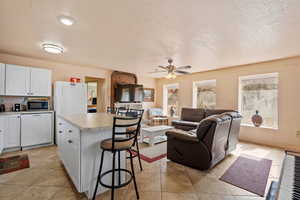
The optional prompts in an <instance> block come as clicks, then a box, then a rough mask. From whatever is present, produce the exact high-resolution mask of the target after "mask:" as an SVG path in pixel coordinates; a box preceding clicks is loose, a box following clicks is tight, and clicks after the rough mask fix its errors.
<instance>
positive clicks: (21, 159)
mask: <svg viewBox="0 0 300 200" xmlns="http://www.w3.org/2000/svg"><path fill="white" fill-rule="evenodd" d="M25 168H29V159H28V156H27V155H26V154H24V155H18V156H11V157H7V158H0V175H1V174H7V173H10V172H14V171H17V170H20V169H25Z"/></svg>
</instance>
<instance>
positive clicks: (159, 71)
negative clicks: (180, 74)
mask: <svg viewBox="0 0 300 200" xmlns="http://www.w3.org/2000/svg"><path fill="white" fill-rule="evenodd" d="M162 72H167V71H166V70H155V71H153V72H148V73H149V74H155V73H162Z"/></svg>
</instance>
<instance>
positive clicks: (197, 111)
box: [181, 108, 205, 122]
mask: <svg viewBox="0 0 300 200" xmlns="http://www.w3.org/2000/svg"><path fill="white" fill-rule="evenodd" d="M204 117H205V110H204V109H201V108H182V110H181V120H183V121H191V122H200V121H201V120H202V119H204Z"/></svg>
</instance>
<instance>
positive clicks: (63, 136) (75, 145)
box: [56, 118, 81, 191]
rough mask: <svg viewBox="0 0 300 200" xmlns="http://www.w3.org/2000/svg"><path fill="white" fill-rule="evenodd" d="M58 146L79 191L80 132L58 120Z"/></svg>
mask: <svg viewBox="0 0 300 200" xmlns="http://www.w3.org/2000/svg"><path fill="white" fill-rule="evenodd" d="M56 131H57V146H58V152H59V156H60V158H61V160H62V162H63V164H64V166H65V168H66V170H67V171H68V174H69V176H70V177H71V179H72V181H73V183H74V185H75V187H76V189H77V191H81V188H80V130H79V129H78V128H76V127H74V126H73V125H71V124H70V123H67V122H66V121H64V120H61V119H59V118H58V119H57V130H56Z"/></svg>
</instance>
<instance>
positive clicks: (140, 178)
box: [131, 172, 161, 192]
mask: <svg viewBox="0 0 300 200" xmlns="http://www.w3.org/2000/svg"><path fill="white" fill-rule="evenodd" d="M136 181H137V185H138V189H139V191H146V192H160V191H161V178H160V173H153V172H152V173H149V172H142V173H139V174H137V176H136ZM131 185H133V181H132V183H131Z"/></svg>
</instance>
